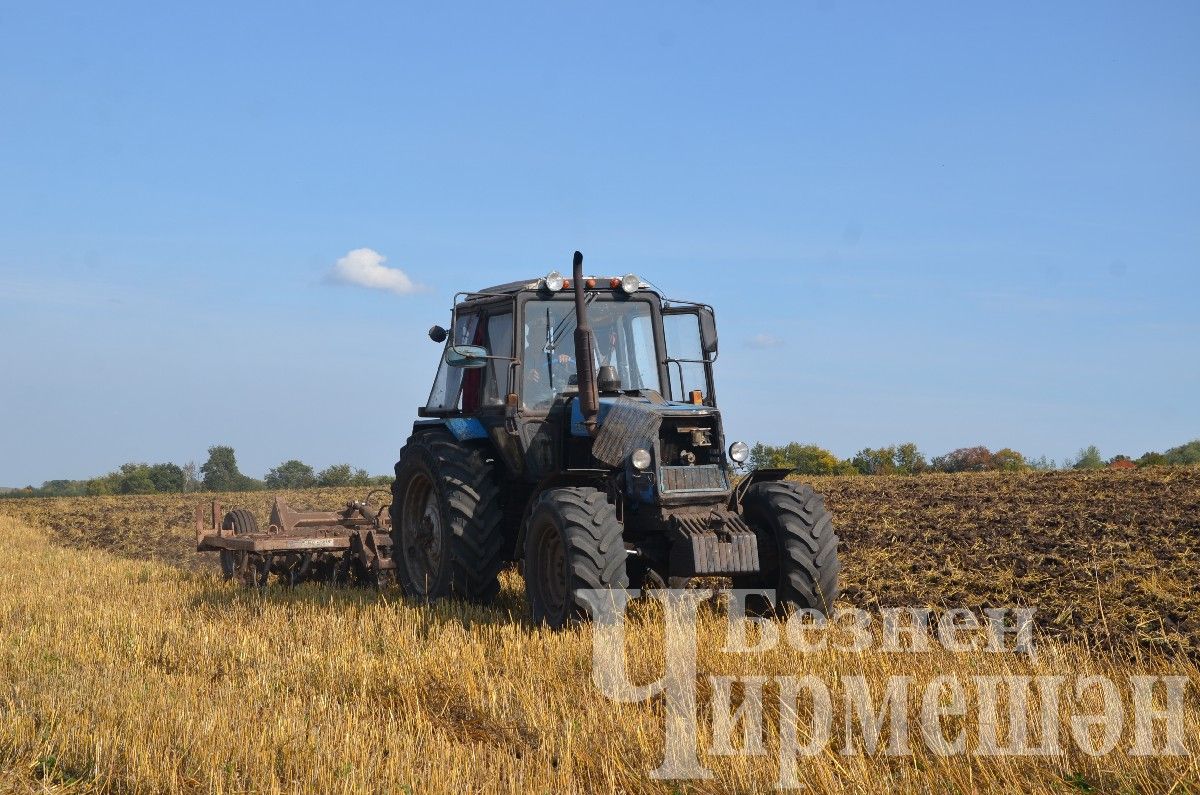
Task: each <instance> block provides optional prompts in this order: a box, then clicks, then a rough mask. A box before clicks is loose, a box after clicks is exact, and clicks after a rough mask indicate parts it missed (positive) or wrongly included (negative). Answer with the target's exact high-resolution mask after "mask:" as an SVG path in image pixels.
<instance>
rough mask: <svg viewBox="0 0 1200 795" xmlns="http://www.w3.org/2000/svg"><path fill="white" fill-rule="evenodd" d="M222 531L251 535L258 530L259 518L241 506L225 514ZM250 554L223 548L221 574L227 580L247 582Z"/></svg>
mask: <svg viewBox="0 0 1200 795" xmlns="http://www.w3.org/2000/svg"><path fill="white" fill-rule="evenodd" d="M221 531H222V532H224V533H233V534H234V535H235V536H243V535H249V534H251V533H257V532H258V520H257V519H255V518H254V514H252V513H250V512H249V511H247V510H245V509H243V508H239V509H238V510H236V511H230V512H229V513H227V514H225V519H224V520H223V521H222V522H221ZM248 558H249V555H247V554H246V553H245V552H236V551H233V550H229V549H223V550H221V574H222V575H223V576H224V577H225V579H226V580H235V579H236V580H242V581H243V582H245V575H246V568H247V564H248V562H249V561H248V560H247V559H248Z"/></svg>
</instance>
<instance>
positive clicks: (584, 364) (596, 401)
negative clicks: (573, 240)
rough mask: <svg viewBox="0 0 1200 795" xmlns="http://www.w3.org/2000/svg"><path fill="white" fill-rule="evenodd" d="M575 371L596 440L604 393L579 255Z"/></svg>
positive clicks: (581, 401)
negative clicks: (599, 382)
mask: <svg viewBox="0 0 1200 795" xmlns="http://www.w3.org/2000/svg"><path fill="white" fill-rule="evenodd" d="M574 264H575V273H574V276H575V317H576V319H577V321H578V323H577V324H576V326H575V367H576V373H578V375H579V410H580V412H582V414H583V424H584V425H586V426H587V429H588V433H590V434H591V435H593V436H595V435H596V426H597V424H598V420H599V418H600V393H599V391H598V390H597V387H596V369H595V362H596V354H595V349H596V339H595V337H594V336H593V335H592V327H591V326H590V325H589V324H588V318H587V297H586V296H585V295H584V290H583V254H581V253H579V252H578V251H576V252H575V263H574Z"/></svg>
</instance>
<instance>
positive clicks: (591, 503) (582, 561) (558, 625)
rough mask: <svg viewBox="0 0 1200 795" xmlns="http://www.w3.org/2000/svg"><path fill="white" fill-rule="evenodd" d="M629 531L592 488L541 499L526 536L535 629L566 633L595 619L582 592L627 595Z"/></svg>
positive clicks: (528, 588)
mask: <svg viewBox="0 0 1200 795" xmlns="http://www.w3.org/2000/svg"><path fill="white" fill-rule="evenodd" d="M626 559H627V553H626V550H625V540H624V527H623V526H622V524H621V522H620V521H619V520H618V519H617V511H616V509H615V508H614V507H613V506H612V505H611V504H610V503H609V502H608V497H607V496H606V495H605V494H604V493H603V492H601V491H599V490H597V489H593V488H585V487H580V488H567V489H552V490H549V491H546V492H544V493H543V494H542V495H541V496H539V497H538V501H537V503H536V504H535V505H534V508H533V513H532V515H531V517H530V520H529V529H528V531H527V532H526V534H525V592H526V595H527V596H528V599H529V610H530V613H531V614H532V616H533V622H534V624H536V625H546V626H549V627H551V628H552V629H563V628H564V627H566V626H567V625H568V624H571V623H574V622H578V621H584V620H587V619H588V618H590V614H589V610H588V606H587V601H586V600H584V599H581V598H580V596H579V592H580V591H584V590H594V591H605V590H626V589H628V588H629V574H628V572H627V570H626Z"/></svg>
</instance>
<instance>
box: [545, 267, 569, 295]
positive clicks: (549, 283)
mask: <svg viewBox="0 0 1200 795" xmlns="http://www.w3.org/2000/svg"><path fill="white" fill-rule="evenodd" d="M566 281H567V280H566V279H565V278H563V275H562V274H561V273H559V272H558V271H551V272H550V275H549V276H547V277H546V289H547V290H549V291H550V292H552V293H557V292H558V291H559V290H561V289H562V288H563V285H564V284H566Z"/></svg>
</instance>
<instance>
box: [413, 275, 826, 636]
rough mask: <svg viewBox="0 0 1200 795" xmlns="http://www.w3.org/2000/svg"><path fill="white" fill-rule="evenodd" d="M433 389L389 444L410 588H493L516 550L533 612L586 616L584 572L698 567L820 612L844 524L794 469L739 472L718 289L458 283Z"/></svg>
mask: <svg viewBox="0 0 1200 795" xmlns="http://www.w3.org/2000/svg"><path fill="white" fill-rule="evenodd" d="M430 337H431V338H432V339H433V340H434V341H435V342H437V343H444V344H445V351H444V354H443V356H442V360H441V366H440V367H439V369H438V373H437V377H436V379H435V381H434V384H433V389H432V392H431V393H430V396H429V401H428V403H427V404H426V405H425V406H424V407H423V408H421V409H420V410H419V412H418V413H419V415H420V419H419V420H417V422H416V423H415V424H414V426H413V433H412V436H411V437H410V438H409V440H408V443H407V444H406V445H405V447H404V449H403V450H402V451H401V454H400V461H399V463H397V464H396V479H395V482H394V484H393V487H392V492H393V499H392V507H391V518H392V555H393V558H394V560H395V563H396V575H397V579H398V580H399V582H400V584H401V585H402V587H403V588H404V590H405V592H406V593H407V594H408V595H409V596H411V597H413V598H415V599H419V600H425V601H436V600H441V599H448V598H458V599H465V600H469V601H474V602H478V603H484V604H486V603H488V602H490V601H491V600H493V599H494V598H495V597H496V596H497V594H498V593H499V590H500V584H499V575H500V572H501V571H502V570H503V569H504V567H505V566H507V565H510V564H512V563H514V562H516V563H519V564H520V565H521V567H522V570H523V573H524V578H525V583H526V591H527V596H528V600H529V606H530V610H531V613H532V616H533V619H534V621H535V622H536V623H538V624H545V625H549V626H551V627H554V628H561V627H564V626H567V625H568V624H571V623H573V622H575V621H579V620H586V619H587V618H588V613H587V605H586V600H585V599H582V598H580V593H581V592H582V591H587V590H604V589H629V588H631V587H632V588H652V587H664V586H672V587H679V586H682V585H684V584H685V583H687V582H688V581H689V580H691V579H694V578H698V577H705V578H708V577H720V578H727V579H729V580H732V583H733V585H734V586H735V587H739V588H753V589H772V590H774V591H775V592H776V594H777V602H776V605H775V606H776V608H783V609H786V608H789V607H791V608H796V607H799V608H805V609H815V610H818V611H820V612H822V613H825V612H828V611H829V609H830V608H831V606H832V604H833V601H834V599H836V598H837V595H838V572H839V569H840V564H839V562H838V549H837V547H838V537H837V535H836V534H835V532H834V529H833V525H832V517H831V516H830V514H829V512H828V510H827V509H826V507H825V503H824V499H823V498H822V497H821V496H820V495H819V494H817V493H816V492H815V491H814V490H813V489H812V488H811V487H810V486H807V485H803V484H800V483H796V482H792V481H788V480H786V479H785V478H786V476H787V474H788V472H787V470H778V469H760V470H756V471H751V472H749V473H747V474H745V475H744V476H742V477H740V478H739V477H737V476H736V475H735V471H736V470H737V469H739V468H740V467H742V466H743V465H745V464H746V463H747V461H748V459H749V455H750V449H749V448H748V447H747V445H745V444H743V443H741V442H737V443H734V444H732V445H729V446H728V447H727V446H726V442H725V438H724V431H723V428H722V422H721V412H720V410H719V408H718V404H717V393H716V389H715V385H714V382H713V362H714V361H715V359H716V357H717V351H718V342H717V329H716V320H715V315H714V312H713V310H712V308H711V307H710V306H706V305H703V304H697V303H693V302H686V301H676V300H668V299H666V298H665V297H664V296H663V295H661V294H660V293H659V292H658V291H657V290H656V289H653V288H652V287H651V286H650V285H648V284H646V283H644V282H643V281H642V280H641V279H640V278H638V277H637V276H634V275H629V276H624V277H599V276H586V275H585V274H584V272H583V256H582V255H581V254H580V253H579V252H576V253H575V258H574V268H573V271H572V274H571V277H569V278H568V277H566V276H564V275H562V274H560V273H558V272H553V273H550V274H549V275H547V276H546V277H545V278H541V279H533V280H529V281H522V282H515V283H512V284H506V285H502V286H499V287H493V288H489V289H486V290H480V291H477V292H470V293H460V294H458V295H457V296H456V297H455V306H454V310H453V316H452V322H451V325H450V328H449V329H445V328H442V327H440V326H435V327H434V328H433V329H431V330H430Z"/></svg>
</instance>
